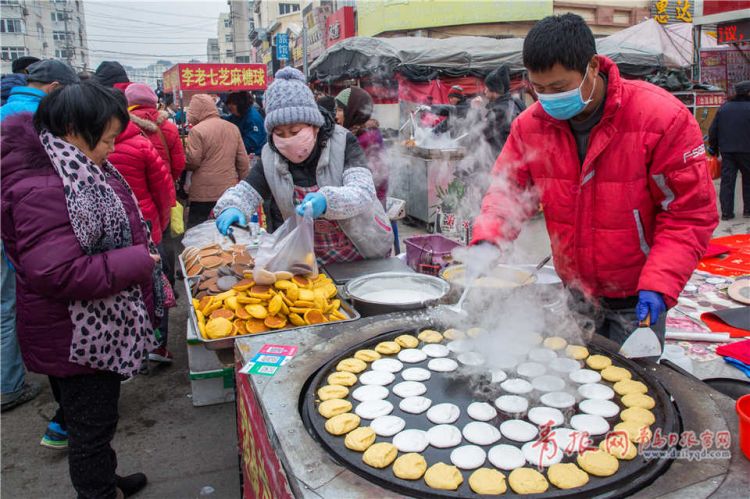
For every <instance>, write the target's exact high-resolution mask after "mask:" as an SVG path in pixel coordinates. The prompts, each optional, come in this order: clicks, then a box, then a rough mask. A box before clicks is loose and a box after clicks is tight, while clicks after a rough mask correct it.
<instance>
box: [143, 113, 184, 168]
mask: <svg viewBox="0 0 750 499" xmlns="http://www.w3.org/2000/svg"><path fill="white" fill-rule="evenodd" d="M168 117H169V115H168V114H167V113H166V112H165V111H157V110H156V108H155V107H143V106H141V107H137V108H135V109H133V110H132V111H130V119H131V121H132V122H133V123H135V124H136V125H138V128H140V129H141V131H142V132H143V133H144V134H145V135H146V137H147V138H148V140H150V141H151V143H152V144H153V145H154V147H155V148H156V150H157V151H158V152H159V156H161V159H162V160H164V163H166V164H167V165H168V166H169V169H170V172H171V174H172V180H174V181H175V182H176V181H177V180H178V179H179V178H180V175H182V171H183V170H184V169H185V149H184V148H183V147H182V140H180V133H179V132H178V131H177V126H176V125H175V124H174V123H172V122H171V121H169V119H167V118H168ZM159 131H161V135H159ZM162 137H163V138H164V140H162ZM165 145H166V147H165Z"/></svg>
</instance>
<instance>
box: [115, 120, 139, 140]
mask: <svg viewBox="0 0 750 499" xmlns="http://www.w3.org/2000/svg"><path fill="white" fill-rule="evenodd" d="M140 133H141V129H140V128H138V126H137V125H136V124H135V123H133V122H132V121H130V122H128V126H126V127H125V130H123V131H122V133H121V134H120V135H118V136H117V138H116V139H115V144H119V143H121V142H125V141H126V140H128V139H131V138H133V137H135V136H136V135H140Z"/></svg>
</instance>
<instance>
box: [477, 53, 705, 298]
mask: <svg viewBox="0 0 750 499" xmlns="http://www.w3.org/2000/svg"><path fill="white" fill-rule="evenodd" d="M599 61H600V63H601V71H602V72H603V73H606V74H607V77H608V86H607V98H606V102H605V107H604V115H603V117H602V119H601V121H600V122H599V124H597V125H596V127H594V129H593V130H592V132H591V136H590V139H589V148H588V153H587V155H586V159H585V161H584V163H583V165H581V164H580V162H579V161H578V156H577V154H576V143H575V140H574V138H573V134H572V132H571V130H570V125H569V124H568V123H567V122H565V121H558V120H555V119H553V118H551V117H550V116H549V115H547V114H546V113H545V112H544V110H543V109H542V107H541V105H540V104H539V103H535V104H534V105H532V106H531V107H529V109H527V110H526V111H525V112H524V113H522V114H521V115H520V116H519V117H518V118H517V119H516V120H515V121H514V122H513V125H512V129H511V135H510V137H509V139H508V141H507V142H506V144H505V147H504V148H503V151H502V153H501V154H500V156H499V157H498V159H497V162H496V163H495V167H494V170H493V175H494V177H495V178H494V180H493V183H492V185H491V187H490V188H489V190H488V192H487V195H486V196H485V198H484V201H483V203H482V212H481V213H480V215H479V217H477V220H476V221H475V225H474V241H473V242H474V243H477V242H480V241H491V242H500V241H502V240H512V239H514V238H515V237H517V236H518V233H519V232H520V228H521V223H522V222H523V221H525V220H526V219H527V218H528V217H529V216H530V215H531V214H532V213H533V212H534V211H535V210H536V207H537V206H538V204H537V203H538V202H539V201H540V200H541V203H542V205H543V206H544V214H545V219H546V223H547V231H548V232H549V235H550V239H551V241H552V253H553V255H554V259H555V268H556V269H557V271H558V273H559V274H560V277H561V278H562V279H563V281H564V282H566V283H567V284H568V285H570V286H574V287H576V288H578V289H581V290H582V291H583V292H585V293H587V294H588V295H590V296H594V297H609V298H623V297H628V296H633V295H635V294H637V292H638V291H639V290H652V291H657V292H660V293H662V294H663V295H664V298H665V301H666V303H667V305H668V306H674V304H675V303H676V301H677V296H678V295H679V294H680V291H682V288H683V287H684V285H685V283H686V282H687V280H688V278H689V277H690V274H691V273H692V272H693V270H694V269H695V267H696V265H697V263H698V260H699V258H700V257H701V256H702V254H703V252H704V251H705V249H706V247H707V245H708V240H709V238H710V237H711V234H712V233H713V230H714V228H715V227H716V225H717V224H718V213H717V210H716V192H715V190H714V186H713V183H712V182H711V179H710V178H709V176H708V170H707V168H706V155H705V151H704V145H703V139H702V134H701V130H700V128H699V127H698V123H697V122H696V121H695V118H693V116H692V115H691V114H690V112H689V111H688V110H687V108H686V107H685V106H684V105H683V104H682V103H681V102H679V101H678V100H677V99H675V98H674V97H673V96H671V95H670V94H669V93H667V92H666V91H664V90H662V89H660V88H658V87H655V86H653V85H651V84H649V83H645V82H641V81H630V80H623V79H622V78H621V77H620V73H619V71H618V69H617V66H615V64H614V63H613V62H612V61H611V60H610V59H607V58H606V57H603V56H599Z"/></svg>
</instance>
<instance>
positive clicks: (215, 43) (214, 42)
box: [206, 38, 221, 62]
mask: <svg viewBox="0 0 750 499" xmlns="http://www.w3.org/2000/svg"><path fill="white" fill-rule="evenodd" d="M206 61H207V62H221V50H220V49H219V39H218V38H209V39H208V40H206Z"/></svg>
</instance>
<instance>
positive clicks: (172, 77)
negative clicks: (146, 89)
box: [164, 64, 268, 93]
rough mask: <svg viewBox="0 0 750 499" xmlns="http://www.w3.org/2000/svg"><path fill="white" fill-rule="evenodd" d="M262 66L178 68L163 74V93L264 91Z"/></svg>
mask: <svg viewBox="0 0 750 499" xmlns="http://www.w3.org/2000/svg"><path fill="white" fill-rule="evenodd" d="M267 85H268V77H267V74H266V66H265V64H177V65H176V66H173V67H171V68H170V69H168V70H167V71H166V72H165V73H164V90H165V91H166V92H174V91H177V90H182V91H193V92H195V91H198V92H212V93H219V92H237V91H240V90H265V89H266V86H267Z"/></svg>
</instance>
